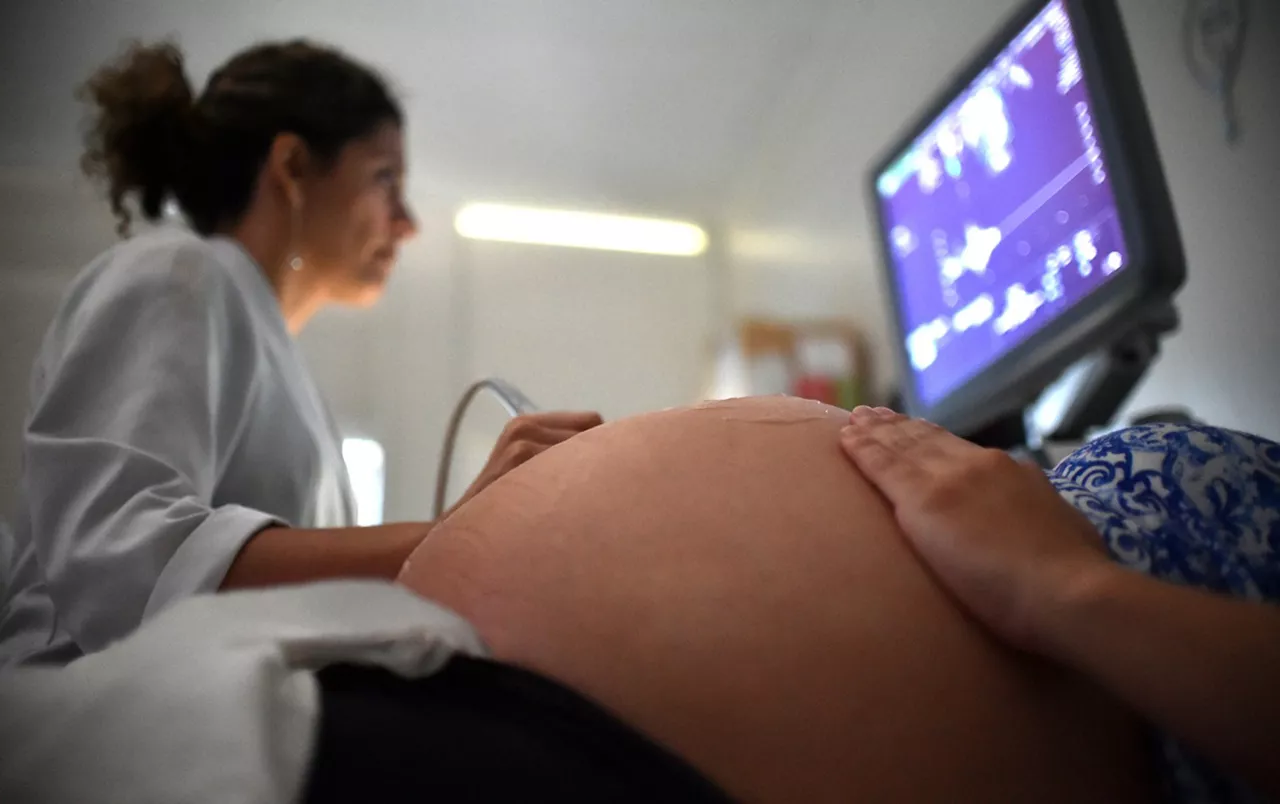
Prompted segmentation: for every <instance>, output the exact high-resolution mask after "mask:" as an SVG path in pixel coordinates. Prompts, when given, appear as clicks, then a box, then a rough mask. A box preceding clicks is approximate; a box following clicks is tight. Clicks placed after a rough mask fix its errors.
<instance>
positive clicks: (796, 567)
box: [401, 398, 1147, 804]
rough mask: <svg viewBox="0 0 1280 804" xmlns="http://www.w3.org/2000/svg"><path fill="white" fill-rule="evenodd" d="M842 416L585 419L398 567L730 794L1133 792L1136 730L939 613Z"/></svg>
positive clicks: (771, 404) (519, 658)
mask: <svg viewBox="0 0 1280 804" xmlns="http://www.w3.org/2000/svg"><path fill="white" fill-rule="evenodd" d="M846 415H847V414H844V413H843V412H841V411H838V410H835V409H831V408H825V407H823V406H820V405H815V404H813V403H808V402H802V401H798V400H789V399H780V398H770V399H761V400H741V401H735V402H730V403H722V404H716V405H707V406H700V407H698V408H693V409H684V410H679V411H669V412H663V413H659V414H652V415H648V416H643V417H638V418H634V419H628V420H624V421H621V422H618V423H615V424H610V425H607V426H605V427H603V428H600V429H598V430H595V431H592V432H590V433H588V434H586V435H584V436H581V437H578V438H575V439H574V440H572V441H570V442H567V443H565V444H563V445H561V446H559V447H556V448H555V449H553V450H550V451H549V452H547V453H546V454H544V455H542V456H540V457H539V458H538V459H536V460H535V461H533V462H531V463H530V464H528V465H526V466H525V467H522V468H521V469H519V470H517V471H516V472H513V473H512V474H510V475H508V476H507V477H505V478H503V479H502V480H501V481H499V482H498V483H497V484H495V485H494V486H493V487H492V488H491V489H489V490H488V491H486V492H485V493H484V494H482V495H481V496H480V497H478V498H477V499H475V500H474V501H473V502H472V503H470V504H468V506H466V507H465V508H464V509H462V510H460V511H459V512H458V513H456V514H455V515H454V516H452V517H451V518H450V519H449V520H448V521H446V522H444V523H442V524H441V525H440V526H438V527H437V529H436V530H435V531H434V532H433V534H432V536H431V537H430V538H429V540H428V541H427V542H426V543H425V544H424V545H423V546H422V547H421V548H419V550H418V551H417V552H416V553H415V554H414V556H413V558H412V559H411V560H410V563H409V564H408V566H407V567H406V569H405V571H404V573H403V574H402V576H401V580H402V581H403V582H404V583H406V584H408V585H409V586H411V587H412V588H414V589H415V590H417V591H418V592H419V593H421V594H423V595H425V596H427V597H430V598H433V599H435V600H438V601H440V602H442V603H444V604H445V605H447V606H450V607H452V608H453V609H455V610H456V611H458V612H459V613H461V614H462V615H463V616H465V617H467V618H469V619H470V620H471V621H472V622H473V623H475V625H476V627H477V628H478V629H479V630H480V632H481V634H482V635H483V636H484V638H485V639H486V640H487V641H488V643H489V644H490V645H491V647H492V648H493V650H494V652H495V654H496V656H497V658H499V659H501V660H504V661H508V662H512V663H515V664H519V665H523V666H526V667H529V668H531V669H533V670H536V671H538V672H541V673H543V674H546V675H548V676H551V677H553V678H556V679H558V680H560V681H561V682H563V683H566V684H568V685H569V686H572V687H574V688H576V689H578V690H579V691H581V692H583V693H584V694H586V695H588V696H590V697H592V698H594V699H595V700H597V701H598V702H600V703H601V704H602V705H603V706H605V707H606V708H609V709H611V710H612V711H614V712H615V713H616V714H617V715H618V716H619V717H621V718H622V719H623V720H625V721H627V722H628V723H630V724H632V725H633V726H635V727H637V728H638V729H640V730H641V731H643V732H645V733H647V734H648V735H650V736H651V737H652V738H654V739H655V740H657V741H658V742H661V743H663V744H665V745H667V746H668V747H669V748H671V749H673V750H674V751H676V752H677V753H679V754H680V755H682V756H683V757H685V758H686V759H687V760H689V761H690V762H692V763H693V764H694V765H695V766H696V767H698V768H699V769H701V770H702V771H703V772H704V773H706V774H707V775H708V776H710V777H711V778H712V779H714V780H715V781H716V782H718V783H719V784H720V785H721V786H723V787H724V788H725V789H726V790H727V791H728V792H729V793H730V794H731V795H734V796H735V797H737V798H739V799H741V800H743V801H759V802H777V803H778V804H783V802H788V803H789V802H825V801H832V802H836V801H839V802H847V801H859V802H868V801H894V802H926V801H928V802H933V801H939V802H942V801H945V802H994V801H1028V802H1078V801H1141V800H1143V799H1144V798H1145V797H1146V796H1147V786H1146V777H1145V774H1144V773H1143V767H1142V755H1141V743H1140V740H1139V733H1138V730H1137V727H1136V725H1135V724H1134V723H1133V722H1132V721H1131V720H1130V718H1129V717H1128V716H1127V715H1125V714H1124V713H1123V712H1122V711H1121V710H1120V709H1119V708H1118V707H1116V706H1114V705H1113V704H1112V703H1110V702H1109V701H1108V700H1106V699H1104V698H1103V697H1102V696H1101V695H1099V694H1097V693H1096V692H1094V691H1093V690H1092V689H1091V688H1089V687H1088V686H1086V685H1085V684H1083V683H1081V682H1080V681H1079V680H1078V679H1076V678H1074V677H1072V676H1069V675H1067V674H1065V673H1063V672H1059V671H1056V670H1051V669H1049V668H1047V667H1044V666H1041V665H1039V664H1037V663H1034V662H1032V661H1030V660H1028V659H1025V658H1023V657H1019V656H1016V655H1014V654H1013V653H1011V652H1009V651H1007V650H1005V649H1004V648H1002V647H1000V646H997V645H995V644H993V643H992V642H991V641H990V640H989V639H988V638H987V637H986V635H985V634H984V633H983V632H982V631H981V630H980V629H979V628H977V627H976V626H975V625H974V624H973V623H971V622H970V621H969V620H968V619H967V618H966V617H965V616H964V615H963V614H962V613H961V612H960V611H959V610H958V609H957V608H956V606H955V605H954V604H953V602H952V601H951V600H950V599H949V598H948V597H947V596H946V595H945V594H944V593H943V592H942V591H941V590H940V589H939V588H938V587H937V585H936V584H935V583H934V582H933V580H932V579H931V578H930V576H929V575H928V573H927V572H926V571H925V570H924V568H923V567H922V566H921V565H920V563H919V562H918V561H917V560H916V558H915V557H914V556H913V555H912V554H911V553H910V551H909V549H908V548H907V547H906V545H905V543H904V542H903V540H902V537H901V534H900V532H899V531H898V529H897V526H896V524H895V523H894V521H893V518H892V515H891V513H890V512H889V511H888V509H887V508H886V506H885V504H884V502H883V500H882V499H880V497H879V496H878V495H877V494H876V493H875V492H874V491H873V490H872V489H871V488H870V486H869V485H868V484H867V483H866V482H865V481H864V480H863V479H862V478H861V477H860V476H859V475H858V473H857V472H856V471H855V470H854V469H853V468H852V466H851V465H850V464H849V463H848V462H847V461H846V460H845V459H844V457H843V456H842V455H841V454H840V452H839V448H838V444H837V434H838V431H839V429H840V426H841V424H842V423H843V422H844V420H845V416H846Z"/></svg>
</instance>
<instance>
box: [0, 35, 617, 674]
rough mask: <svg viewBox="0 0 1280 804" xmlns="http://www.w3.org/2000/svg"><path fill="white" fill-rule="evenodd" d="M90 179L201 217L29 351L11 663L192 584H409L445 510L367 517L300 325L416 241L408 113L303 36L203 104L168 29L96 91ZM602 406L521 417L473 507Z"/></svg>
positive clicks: (371, 76)
mask: <svg viewBox="0 0 1280 804" xmlns="http://www.w3.org/2000/svg"><path fill="white" fill-rule="evenodd" d="M84 96H85V98H86V99H87V100H89V101H90V102H91V103H92V106H93V108H94V109H95V116H94V118H93V120H92V125H91V126H90V127H89V129H88V135H87V150H86V153H85V157H84V167H85V169H86V171H87V172H88V173H89V174H90V175H92V176H95V177H98V178H101V179H103V180H104V181H105V183H106V186H107V188H108V191H109V198H110V201H111V204H112V207H113V209H114V211H115V213H116V215H117V217H118V219H119V221H120V231H121V233H122V234H127V233H128V226H129V220H130V217H129V213H128V211H127V208H126V205H125V202H126V201H127V200H129V199H130V198H131V197H136V199H137V201H139V202H140V207H141V210H142V212H143V214H144V215H145V216H146V217H147V218H149V219H152V220H156V219H158V218H159V217H160V215H161V212H162V210H163V208H164V206H165V204H166V203H167V202H168V201H169V200H170V199H172V200H175V201H176V202H177V204H178V206H179V207H180V208H181V210H182V211H183V213H184V214H185V216H186V218H187V220H188V222H189V224H190V227H189V229H187V228H183V229H178V228H160V229H157V230H156V231H154V232H151V233H147V234H145V235H140V236H137V237H134V238H131V239H126V240H124V241H123V242H121V243H120V244H118V245H116V246H114V247H113V248H111V249H109V250H108V251H106V252H105V253H103V254H102V255H100V256H99V257H98V258H97V259H95V260H94V261H93V262H92V263H91V264H90V265H88V266H87V267H86V268H85V269H84V270H83V272H82V273H81V274H80V275H79V277H78V278H77V279H76V280H75V282H74V283H73V284H72V286H71V287H70V289H69V291H68V292H67V294H66V297H65V299H64V300H63V303H62V305H61V308H60V310H59V311H58V313H57V315H56V317H55V319H54V321H53V323H52V325H51V327H50V329H49V331H48V334H47V336H46V338H45V340H44V343H43V345H42V347H41V349H40V352H39V354H38V356H37V359H36V364H35V369H34V372H33V377H32V386H31V408H30V414H29V417H28V419H27V422H26V431H25V442H24V455H23V457H24V470H23V483H24V485H23V488H22V490H21V491H22V494H21V496H22V500H23V502H22V507H21V508H20V510H19V516H18V520H17V522H16V525H15V531H16V532H15V546H16V549H15V555H14V566H13V568H12V570H11V573H10V577H9V579H8V580H9V583H8V584H7V586H8V590H9V591H8V600H7V601H6V602H5V607H4V609H3V618H2V619H0V665H5V664H14V663H23V662H36V661H40V662H55V663H56V662H66V661H70V660H72V659H74V658H76V657H77V656H80V655H83V654H86V653H90V652H93V651H97V650H100V649H101V648H103V647H105V646H106V645H108V644H110V643H111V642H113V641H115V640H118V639H120V638H122V637H123V636H125V635H127V634H129V633H130V632H132V631H133V630H135V629H136V628H137V627H138V626H139V625H140V624H142V623H143V622H145V621H147V620H148V619H149V618H151V617H152V616H153V615H155V614H156V613H157V612H159V611H161V610H162V609H164V608H165V607H167V606H168V605H170V604H171V603H173V602H175V601H178V600H181V599H183V598H186V597H188V596H190V595H193V594H197V593H207V592H213V591H217V590H222V589H232V588H247V587H262V586H272V585H279V584H288V583H297V582H306V581H312V580H321V579H328V578H343V577H346V578H355V577H366V578H379V577H385V578H394V577H395V574H396V572H397V571H398V570H399V568H400V566H401V565H402V564H403V563H404V560H405V558H406V557H407V556H408V555H409V553H410V552H412V550H413V549H414V547H415V546H416V545H417V544H418V543H419V542H421V541H422V539H423V538H424V536H425V535H426V534H427V533H428V532H429V530H430V529H431V523H429V522H428V523H408V524H395V525H385V526H380V527H370V528H354V527H352V526H353V524H354V516H353V514H354V511H353V508H354V506H353V502H352V497H351V493H350V489H349V484H348V479H347V477H346V471H345V468H344V464H343V462H342V455H341V444H340V439H339V435H338V432H337V431H336V429H335V427H334V424H333V421H332V419H331V418H330V416H329V414H328V412H327V410H326V407H325V403H324V400H323V399H322V397H321V395H320V393H319V392H318V390H317V388H316V386H315V385H314V384H313V382H312V380H311V377H310V376H309V374H308V371H307V368H306V366H305V365H304V363H303V361H302V359H301V356H300V353H299V351H298V348H297V346H296V344H295V341H294V337H295V336H296V335H297V334H298V332H299V331H300V330H302V328H303V327H304V326H305V325H306V323H307V321H308V320H309V319H310V318H311V317H312V315H313V314H315V313H316V312H317V311H318V310H319V309H320V308H321V307H323V306H325V305H327V304H335V303H336V304H353V305H368V304H370V303H372V302H373V301H375V300H376V299H377V298H378V296H379V294H380V293H381V292H382V290H383V287H384V285H385V283H386V281H387V278H388V275H389V273H390V271H391V270H392V267H393V266H394V264H395V262H396V256H397V248H398V246H399V245H400V244H401V243H402V242H403V241H404V240H405V239H407V238H409V237H411V236H412V235H413V234H414V233H415V224H414V220H413V216H412V214H411V212H410V210H409V208H408V207H407V205H406V203H405V200H404V197H403V192H402V191H403V187H402V183H403V178H404V172H405V165H404V147H403V115H402V112H401V110H400V107H399V105H398V103H397V101H396V100H395V98H394V97H393V96H392V95H391V93H390V92H389V91H388V90H387V88H386V86H385V84H384V83H383V81H382V79H381V78H380V77H379V76H378V75H376V74H375V73H374V72H373V71H371V70H370V69H368V68H367V67H365V66H362V65H360V64H358V63H356V62H354V61H352V60H351V59H349V58H348V57H346V56H345V55H343V54H342V53H340V52H338V51H336V50H333V49H331V48H327V47H321V46H318V45H316V44H313V43H309V42H304V41H294V42H287V43H271V44H264V45H260V46H256V47H253V48H251V49H249V50H246V51H244V52H242V53H240V54H238V55H236V56H235V57H234V58H232V59H231V60H229V61H228V62H227V63H226V64H225V65H223V66H222V67H221V68H219V69H218V70H216V71H215V72H214V73H213V75H212V76H211V77H210V79H209V82H208V85H207V86H206V88H205V89H204V91H203V92H202V93H201V94H199V95H198V96H197V95H196V94H195V93H194V92H193V90H192V88H191V86H190V84H189V83H188V80H187V77H186V75H185V72H184V67H183V60H182V56H181V53H180V52H179V51H178V50H177V49H176V48H175V47H173V46H171V45H167V44H165V45H158V46H151V47H146V46H140V45H139V46H134V47H133V48H131V49H130V50H128V51H127V52H126V53H125V54H124V55H123V56H122V57H121V58H120V59H119V60H118V61H116V62H115V63H112V64H109V65H107V66H105V67H103V68H102V69H100V70H99V71H98V72H97V73H96V74H95V75H94V76H93V77H92V78H91V79H90V80H89V81H88V82H87V84H86V85H85V87H84ZM598 422H599V417H598V416H596V415H595V414H590V413H583V414H575V413H549V414H535V415H530V416H526V417H521V418H520V419H517V420H514V421H513V423H512V425H511V426H509V427H508V428H507V429H506V431H505V432H504V434H503V436H502V437H501V439H500V441H499V443H498V445H497V447H496V448H495V450H494V453H493V455H492V457H491V458H490V461H489V463H488V465H487V466H486V468H485V470H484V471H483V472H482V474H481V476H480V477H479V478H478V479H477V480H476V482H475V484H473V486H472V487H471V488H470V489H468V491H467V492H466V494H465V495H464V497H463V499H464V500H465V499H468V498H470V497H471V496H474V495H475V494H476V493H477V492H478V491H480V490H481V489H482V488H484V487H485V486H486V485H488V484H489V483H491V482H492V481H493V480H494V479H496V478H497V477H500V476H501V475H502V474H504V473H505V472H506V471H508V470H509V469H511V468H512V467H514V466H515V465H517V464H519V463H521V462H522V461H524V460H526V459H528V458H529V457H531V456H532V455H534V454H536V453H538V452H539V451H541V450H542V449H545V448H546V447H548V446H550V445H553V444H555V443H558V442H560V441H563V440H565V439H567V438H569V437H571V436H573V435H574V434H576V433H578V432H580V431H582V430H584V429H587V428H590V427H592V426H594V425H595V424H597V423H598Z"/></svg>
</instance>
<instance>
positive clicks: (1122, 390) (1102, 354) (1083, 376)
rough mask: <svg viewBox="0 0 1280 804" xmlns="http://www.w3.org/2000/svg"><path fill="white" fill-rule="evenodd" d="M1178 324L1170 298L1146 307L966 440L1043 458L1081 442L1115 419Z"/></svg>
mask: <svg viewBox="0 0 1280 804" xmlns="http://www.w3.org/2000/svg"><path fill="white" fill-rule="evenodd" d="M1177 326H1178V313H1177V310H1176V309H1175V308H1174V307H1173V304H1172V302H1169V301H1165V302H1163V303H1161V304H1158V305H1154V306H1152V307H1150V308H1148V309H1147V310H1146V311H1145V312H1143V313H1142V314H1140V315H1137V316H1135V319H1134V321H1133V324H1132V326H1131V327H1130V328H1129V329H1128V330H1125V331H1124V334H1123V335H1121V336H1120V337H1118V338H1116V339H1114V340H1112V341H1111V343H1110V345H1108V346H1106V347H1104V348H1102V349H1100V350H1099V351H1097V352H1095V353H1093V354H1091V355H1089V356H1088V357H1086V358H1084V359H1082V360H1080V361H1078V362H1076V363H1075V364H1074V365H1072V366H1071V367H1070V368H1068V369H1067V370H1066V371H1065V372H1063V374H1062V376H1061V377H1060V378H1059V379H1058V380H1057V381H1055V382H1054V383H1053V384H1052V385H1050V386H1049V387H1048V388H1046V389H1045V390H1044V391H1043V392H1042V393H1041V394H1040V396H1039V397H1038V398H1037V399H1036V401H1035V402H1033V403H1032V404H1031V405H1030V406H1028V407H1027V408H1025V409H1024V410H1020V411H1015V412H1013V413H1011V414H1009V415H1008V416H1006V417H1003V418H1001V419H997V420H995V421H993V422H991V423H990V424H988V425H986V426H985V427H983V428H982V429H981V430H978V431H976V432H974V433H971V434H969V435H968V440H970V441H972V442H974V443H975V444H979V445H981V446H984V447H993V448H996V449H1003V450H1006V451H1009V452H1014V453H1021V454H1023V455H1027V456H1029V457H1033V458H1035V459H1037V460H1040V461H1041V462H1042V463H1043V462H1046V461H1047V460H1048V457H1047V448H1048V447H1049V445H1053V444H1063V443H1068V444H1079V443H1081V442H1083V441H1084V440H1085V439H1086V438H1088V437H1089V435H1090V433H1091V432H1092V431H1093V430H1095V429H1097V428H1100V427H1105V426H1107V425H1109V424H1110V423H1111V422H1113V421H1114V420H1115V417H1116V414H1117V413H1119V412H1120V408H1121V407H1122V406H1123V405H1124V403H1125V400H1127V399H1128V398H1129V395H1130V394H1131V393H1132V392H1133V389H1134V388H1135V387H1137V385H1138V383H1139V382H1140V381H1141V380H1142V377H1143V376H1144V375H1145V374H1146V373H1147V370H1148V369H1149V368H1150V367H1151V365H1152V363H1154V362H1155V359H1156V357H1157V356H1158V355H1159V353H1160V341H1161V339H1162V338H1163V337H1164V336H1165V335H1167V334H1168V333H1169V332H1172V331H1173V330H1175V329H1177Z"/></svg>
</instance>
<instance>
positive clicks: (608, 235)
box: [453, 204, 707, 257]
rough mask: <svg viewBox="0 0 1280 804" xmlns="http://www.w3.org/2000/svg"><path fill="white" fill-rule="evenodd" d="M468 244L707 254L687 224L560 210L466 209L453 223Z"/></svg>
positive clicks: (702, 239)
mask: <svg viewBox="0 0 1280 804" xmlns="http://www.w3.org/2000/svg"><path fill="white" fill-rule="evenodd" d="M453 223H454V228H456V229H457V231H458V234H460V235H462V236H463V237H466V238H468V239H471V240H498V241H502V242H505V243H532V244H536V245H543V246H567V247H569V248H594V249H603V250H606V251H631V252H638V253H640V254H668V255H674V256H680V257H692V256H696V255H698V254H701V253H702V252H704V251H706V248H707V234H706V232H704V231H702V229H701V228H699V227H698V226H695V225H694V224H692V223H684V222H683V221H667V220H658V219H655V218H633V217H627V216H623V215H604V214H600V213H595V212H574V211H571V210H564V209H543V208H538V207H513V206H507V205H505V204H468V205H467V206H465V207H463V208H462V210H461V211H460V212H459V213H458V216H457V218H455V219H454V222H453Z"/></svg>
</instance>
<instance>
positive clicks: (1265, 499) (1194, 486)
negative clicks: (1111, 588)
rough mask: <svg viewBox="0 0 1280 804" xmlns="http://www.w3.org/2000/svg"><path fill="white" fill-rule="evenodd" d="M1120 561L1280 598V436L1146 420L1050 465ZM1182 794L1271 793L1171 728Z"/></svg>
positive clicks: (1253, 596) (1167, 763)
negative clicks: (1222, 766) (1205, 755)
mask: <svg viewBox="0 0 1280 804" xmlns="http://www.w3.org/2000/svg"><path fill="white" fill-rule="evenodd" d="M1049 477H1050V480H1052V482H1053V484H1054V486H1056V487H1057V489H1058V493H1059V494H1061V495H1062V496H1063V497H1064V498H1065V499H1066V500H1068V501H1069V502H1070V503H1071V504H1072V505H1074V506H1075V507H1076V508H1078V509H1079V510H1080V511H1082V512H1084V514H1085V515H1087V516H1088V517H1089V518H1090V519H1091V520H1092V521H1093V523H1094V525H1095V526H1096V527H1097V528H1098V531H1099V532H1100V533H1101V534H1102V537H1103V539H1104V541H1105V542H1106V546H1107V549H1108V550H1109V551H1110V553H1111V556H1112V557H1113V558H1114V559H1115V560H1116V561H1118V562H1120V563H1122V564H1124V565H1126V566H1128V567H1131V568H1133V569H1135V570H1139V571H1141V572H1143V573H1146V574H1147V575H1151V576H1153V577H1156V578H1159V579H1161V580H1165V581H1169V582H1171V583H1177V584H1181V585H1185V586H1194V587H1198V588H1200V589H1204V590H1208V591H1211V592H1217V593H1220V594H1226V595H1232V596H1234V597H1239V598H1245V599H1248V600H1253V601H1265V602H1270V603H1280V444H1276V443H1274V442H1271V441H1267V440H1266V439H1262V438H1257V437H1255V436H1250V435H1245V434H1243V433H1237V432H1233V431H1230V430H1223V429H1219V428H1214V427H1203V426H1189V425H1167V424H1158V425H1146V426H1142V427H1133V428H1129V429H1126V430H1120V431H1118V432H1115V433H1111V434H1108V435H1105V436H1103V437H1101V438H1098V439H1096V440H1095V441H1093V442H1091V443H1089V444H1087V445H1086V446H1084V447H1083V448H1081V449H1080V450H1077V451H1076V452H1075V453H1073V454H1072V455H1070V456H1069V457H1068V458H1067V459H1066V460H1064V461H1063V462H1062V463H1060V464H1059V465H1058V466H1057V467H1056V468H1055V469H1053V471H1052V472H1050V474H1049ZM1154 739H1155V741H1156V748H1157V751H1158V755H1159V759H1160V762H1161V763H1162V765H1163V767H1164V771H1165V772H1164V774H1163V776H1164V782H1165V784H1166V791H1167V793H1168V795H1169V799H1170V800H1171V801H1176V802H1186V804H1207V803H1208V802H1214V803H1215V804H1216V803H1217V802H1223V803H1224V804H1237V802H1239V803H1240V804H1244V803H1245V802H1248V803H1249V804H1252V802H1262V801H1265V799H1264V798H1263V797H1262V796H1260V795H1258V794H1256V793H1254V792H1253V791H1251V790H1250V789H1248V787H1247V786H1245V785H1244V784H1243V783H1241V782H1239V781H1238V780H1235V779H1231V778H1229V777H1228V776H1226V775H1225V774H1223V773H1220V772H1218V771H1217V770H1216V769H1215V768H1214V767H1213V766H1212V765H1211V764H1209V763H1208V762H1206V761H1204V760H1202V759H1201V758H1199V757H1197V756H1196V755H1195V754H1194V753H1193V752H1192V751H1191V750H1190V749H1188V748H1186V747H1185V746H1183V745H1182V744H1180V743H1179V742H1178V741H1177V740H1174V739H1173V738H1172V737H1170V736H1168V735H1165V734H1156V735H1155V736H1154Z"/></svg>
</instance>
